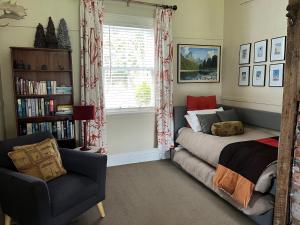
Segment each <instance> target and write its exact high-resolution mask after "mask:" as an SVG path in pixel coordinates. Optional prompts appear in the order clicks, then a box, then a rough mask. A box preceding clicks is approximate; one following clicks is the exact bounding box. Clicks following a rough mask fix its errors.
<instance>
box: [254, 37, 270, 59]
mask: <svg viewBox="0 0 300 225" xmlns="http://www.w3.org/2000/svg"><path fill="white" fill-rule="evenodd" d="M267 53H268V39H264V40H261V41H257V42H254V60H253V62H254V63H262V62H267V59H268V54H267Z"/></svg>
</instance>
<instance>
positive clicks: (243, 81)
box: [239, 66, 250, 86]
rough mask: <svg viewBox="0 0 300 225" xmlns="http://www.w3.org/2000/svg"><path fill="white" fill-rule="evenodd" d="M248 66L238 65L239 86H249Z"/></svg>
mask: <svg viewBox="0 0 300 225" xmlns="http://www.w3.org/2000/svg"><path fill="white" fill-rule="evenodd" d="M249 76H250V66H242V67H240V74H239V86H249Z"/></svg>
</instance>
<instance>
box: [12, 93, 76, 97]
mask: <svg viewBox="0 0 300 225" xmlns="http://www.w3.org/2000/svg"><path fill="white" fill-rule="evenodd" d="M61 96H72V94H54V95H17V96H16V97H17V98H44V97H49V98H51V97H61Z"/></svg>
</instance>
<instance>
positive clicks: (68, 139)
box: [56, 138, 75, 141]
mask: <svg viewBox="0 0 300 225" xmlns="http://www.w3.org/2000/svg"><path fill="white" fill-rule="evenodd" d="M56 141H75V138H65V139H56Z"/></svg>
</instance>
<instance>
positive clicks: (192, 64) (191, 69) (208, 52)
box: [177, 44, 221, 83]
mask: <svg viewBox="0 0 300 225" xmlns="http://www.w3.org/2000/svg"><path fill="white" fill-rule="evenodd" d="M220 58H221V46H208V45H186V44H179V45H178V80H177V81H178V83H209V82H211V83H216V82H220V61H221V60H220Z"/></svg>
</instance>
